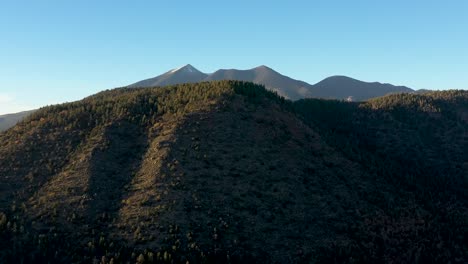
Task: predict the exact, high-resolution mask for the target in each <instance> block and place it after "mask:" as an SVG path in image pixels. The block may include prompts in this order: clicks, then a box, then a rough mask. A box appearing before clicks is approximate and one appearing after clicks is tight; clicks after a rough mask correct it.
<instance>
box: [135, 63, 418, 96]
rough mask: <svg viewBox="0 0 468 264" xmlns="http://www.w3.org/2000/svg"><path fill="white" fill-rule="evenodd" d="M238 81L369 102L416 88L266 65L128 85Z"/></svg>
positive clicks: (175, 73) (185, 71) (187, 72)
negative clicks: (305, 76)
mask: <svg viewBox="0 0 468 264" xmlns="http://www.w3.org/2000/svg"><path fill="white" fill-rule="evenodd" d="M213 80H215V81H221V80H236V81H244V82H253V83H256V84H259V85H264V86H265V87H266V88H267V89H268V90H270V91H273V92H275V93H278V94H279V95H280V96H283V97H285V98H287V99H290V100H293V101H294V100H299V99H304V98H323V99H339V100H345V99H347V98H353V100H355V101H365V100H368V99H370V98H375V97H379V96H384V95H387V94H391V93H412V92H414V91H413V90H412V89H410V88H408V87H405V86H394V85H391V84H386V83H385V84H382V83H379V82H372V83H371V82H363V81H359V80H356V79H353V78H349V77H346V76H332V77H328V78H325V79H324V80H322V81H320V82H318V83H316V84H314V85H312V84H309V83H306V82H304V81H300V80H295V79H293V78H290V77H288V76H285V75H282V74H280V73H279V72H277V71H275V70H273V69H271V68H270V67H267V66H265V65H262V66H258V67H255V68H253V69H249V70H236V69H229V70H225V69H221V70H217V71H215V72H214V73H211V74H207V73H202V72H200V71H199V70H197V69H195V68H194V67H193V66H192V65H190V64H187V65H185V66H183V67H180V68H177V69H173V70H170V71H168V72H166V73H164V74H162V75H159V76H156V77H154V78H150V79H146V80H142V81H139V82H136V83H134V84H131V85H129V86H128V87H154V86H164V85H175V84H183V83H194V82H201V81H213Z"/></svg>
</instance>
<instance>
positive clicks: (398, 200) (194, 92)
mask: <svg viewBox="0 0 468 264" xmlns="http://www.w3.org/2000/svg"><path fill="white" fill-rule="evenodd" d="M467 107H468V93H467V92H463V91H448V92H439V93H433V94H431V93H429V94H424V95H391V96H387V97H383V98H379V99H375V100H371V101H369V102H366V103H344V102H340V101H326V100H317V99H307V100H300V101H297V102H294V103H293V102H291V101H287V100H284V99H283V98H280V97H278V96H276V95H274V94H273V93H271V92H268V91H267V90H265V88H264V87H262V86H258V85H255V84H252V83H244V82H239V81H215V82H203V83H196V84H183V85H176V86H169V87H156V88H120V89H114V90H109V91H104V92H101V93H99V94H96V95H93V96H90V97H88V98H85V99H84V100H82V101H78V102H74V103H67V104H62V105H56V106H50V107H45V108H42V109H40V110H38V111H37V112H35V113H33V114H32V115H31V116H30V117H28V118H27V119H26V120H24V121H23V122H20V123H19V124H18V125H17V126H15V127H14V128H12V129H10V130H8V131H6V132H3V133H1V134H0V212H2V213H0V233H1V237H0V248H1V250H0V262H2V263H17V262H21V261H22V262H26V263H28V262H47V261H48V262H61V263H63V262H75V263H76V262H84V263H90V262H93V261H95V262H98V263H99V262H100V261H101V262H103V263H111V262H112V263H125V262H127V261H129V262H133V263H135V262H138V263H156V262H157V263H171V262H173V263H186V262H187V261H188V262H189V263H206V262H209V263H215V262H218V263H219V262H231V263H246V262H251V263H253V262H277V263H297V262H306V263H308V262H326V263H328V262H397V263H410V262H411V263H414V262H422V263H430V262H448V261H451V262H453V263H456V262H463V260H465V259H467V257H468V249H467V248H466V245H467V244H468V243H466V242H467V241H468V236H467V234H468V232H467V231H468V220H467V219H468V210H467V208H468V207H467V206H468V204H467V201H468V199H467V196H466V194H465V193H464V192H463V190H466V187H468V186H467V181H468V178H467V174H466V171H468V163H467V161H468V158H467V155H468V153H467V150H468V145H467V141H468V139H467V137H466V135H467V134H468V133H467V127H468V126H467V122H468V118H467V116H468V114H467V113H468V109H467ZM347 135H349V137H348V136H347ZM374 153H375V155H374ZM405 155H406V156H405ZM404 157H406V158H404Z"/></svg>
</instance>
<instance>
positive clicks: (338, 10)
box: [0, 0, 468, 114]
mask: <svg viewBox="0 0 468 264" xmlns="http://www.w3.org/2000/svg"><path fill="white" fill-rule="evenodd" d="M467 14H468V1H466V0H448V1H431V0H426V1H420V0H412V1H407V0H406V1H401V0H392V1H378V0H377V1H376V0H353V1H349V0H342V1H337V0H327V1H325V0H323V1H322V0H317V1H310V0H309V1H294V0H289V1H271V0H269V1H254V0H250V1H243V0H237V1H202V0H200V1H177V0H175V1H174V0H173V1H168V0H165V1H143V0H141V1H138V0H135V1H119V0H113V1H107V0H100V1H96V0H92V1H91V0H80V1H75V0H56V1H53V0H49V1H48V0H42V1H32V0H31V1H23V0H14V1H10V0H1V4H0V114H5V113H13V112H18V111H23V110H29V109H35V108H38V107H42V106H45V105H50V104H56V103H62V102H69V101H74V100H79V99H81V98H83V97H86V96H89V95H91V94H93V93H96V92H99V91H101V90H105V89H110V88H114V87H120V86H125V85H128V84H131V83H134V82H136V81H139V80H142V79H146V78H149V77H154V76H156V75H159V74H161V73H164V72H166V71H168V70H170V69H173V68H176V67H179V66H182V65H185V64H191V65H193V66H195V67H196V68H197V69H199V70H201V71H203V72H208V73H209V72H213V71H215V70H217V69H220V68H223V69H227V68H236V69H250V68H253V67H256V66H259V65H267V66H269V67H271V68H273V69H274V70H276V71H278V72H280V73H282V74H284V75H287V76H289V77H292V78H294V79H299V80H303V81H306V82H308V83H311V84H314V83H316V82H319V81H320V80H322V79H324V78H326V77H328V76H331V75H346V76H350V77H353V78H356V79H360V80H363V81H380V82H386V83H392V84H395V85H406V86H409V87H411V88H413V89H468V15H467Z"/></svg>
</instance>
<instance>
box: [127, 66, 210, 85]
mask: <svg viewBox="0 0 468 264" xmlns="http://www.w3.org/2000/svg"><path fill="white" fill-rule="evenodd" d="M207 76H208V75H207V74H205V73H202V72H200V71H199V70H197V69H195V68H194V67H193V66H192V65H190V64H187V65H185V66H183V67H180V68H176V69H172V70H170V71H168V72H166V73H164V74H162V75H159V76H157V77H154V78H150V79H146V80H143V81H139V82H137V83H134V84H132V85H129V87H152V86H166V85H173V84H180V83H196V82H201V81H203V80H204V79H205V78H206V77H207Z"/></svg>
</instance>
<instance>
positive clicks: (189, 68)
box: [169, 64, 201, 73]
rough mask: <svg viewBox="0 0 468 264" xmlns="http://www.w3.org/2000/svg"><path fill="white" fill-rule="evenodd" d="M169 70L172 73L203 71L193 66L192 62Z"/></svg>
mask: <svg viewBox="0 0 468 264" xmlns="http://www.w3.org/2000/svg"><path fill="white" fill-rule="evenodd" d="M169 72H170V73H174V72H186V73H192V72H196V73H197V72H199V73H201V72H200V71H199V70H197V69H196V68H195V67H193V66H192V65H190V64H187V65H184V66H182V67H179V68H175V69H172V70H170V71H169Z"/></svg>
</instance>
